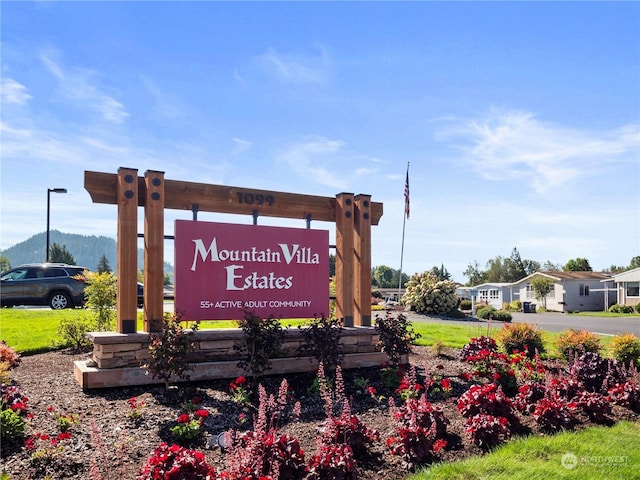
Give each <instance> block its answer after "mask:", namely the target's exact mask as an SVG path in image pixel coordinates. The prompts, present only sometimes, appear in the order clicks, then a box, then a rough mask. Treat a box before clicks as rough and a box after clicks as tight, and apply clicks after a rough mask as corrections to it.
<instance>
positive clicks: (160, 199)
mask: <svg viewBox="0 0 640 480" xmlns="http://www.w3.org/2000/svg"><path fill="white" fill-rule="evenodd" d="M144 182H145V187H146V194H145V203H144V329H145V331H146V332H160V331H162V325H163V314H164V312H163V303H164V198H165V193H164V183H165V182H164V172H157V171H153V170H147V171H146V172H145V173H144Z"/></svg>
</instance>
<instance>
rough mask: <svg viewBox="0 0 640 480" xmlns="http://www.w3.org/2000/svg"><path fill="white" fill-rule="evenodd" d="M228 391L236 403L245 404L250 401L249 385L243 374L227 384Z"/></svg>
mask: <svg viewBox="0 0 640 480" xmlns="http://www.w3.org/2000/svg"><path fill="white" fill-rule="evenodd" d="M229 392H230V393H231V395H232V396H233V399H234V400H235V401H236V402H238V403H242V404H246V403H249V402H250V399H249V394H250V390H249V385H248V384H247V379H246V378H245V377H243V376H240V377H238V378H236V379H235V381H234V382H231V383H230V384H229Z"/></svg>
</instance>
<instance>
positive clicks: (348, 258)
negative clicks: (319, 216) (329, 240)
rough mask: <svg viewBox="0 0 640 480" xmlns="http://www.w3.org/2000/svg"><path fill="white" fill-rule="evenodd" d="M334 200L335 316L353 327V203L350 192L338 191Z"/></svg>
mask: <svg viewBox="0 0 640 480" xmlns="http://www.w3.org/2000/svg"><path fill="white" fill-rule="evenodd" d="M336 200H337V201H336V317H337V318H343V319H344V325H345V327H353V315H354V308H353V307H354V305H353V300H354V298H353V282H354V281H355V278H354V267H355V265H354V264H355V262H354V244H353V243H354V229H353V217H354V210H355V205H354V201H353V194H352V193H339V194H338V195H336Z"/></svg>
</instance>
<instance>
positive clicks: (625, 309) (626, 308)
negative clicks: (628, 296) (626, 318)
mask: <svg viewBox="0 0 640 480" xmlns="http://www.w3.org/2000/svg"><path fill="white" fill-rule="evenodd" d="M609 312H610V313H633V307H632V306H631V305H619V304H617V303H615V304H613V305H611V306H610V307H609Z"/></svg>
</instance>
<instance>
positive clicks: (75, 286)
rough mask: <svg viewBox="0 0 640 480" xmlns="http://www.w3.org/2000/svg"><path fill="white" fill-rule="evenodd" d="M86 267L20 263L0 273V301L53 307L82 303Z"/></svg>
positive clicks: (6, 303)
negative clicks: (0, 274)
mask: <svg viewBox="0 0 640 480" xmlns="http://www.w3.org/2000/svg"><path fill="white" fill-rule="evenodd" d="M85 270H87V269H86V268H85V267H79V266H76V265H67V264H66V263H32V264H27V265H20V266H19V267H16V268H12V269H11V270H7V271H6V272H3V273H2V276H0V304H1V305H2V306H3V307H13V306H14V305H49V306H50V307H51V308H52V309H53V310H59V309H62V308H73V307H79V306H82V305H83V304H84V287H85V285H86V284H85V282H84V280H83V274H84V271H85Z"/></svg>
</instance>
